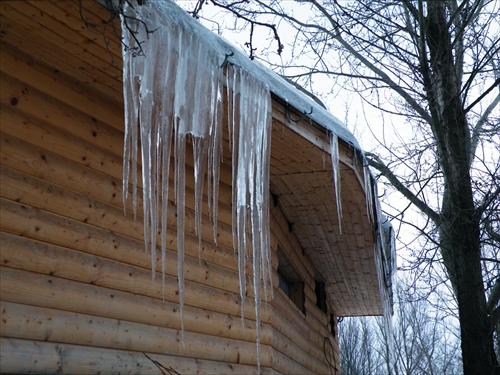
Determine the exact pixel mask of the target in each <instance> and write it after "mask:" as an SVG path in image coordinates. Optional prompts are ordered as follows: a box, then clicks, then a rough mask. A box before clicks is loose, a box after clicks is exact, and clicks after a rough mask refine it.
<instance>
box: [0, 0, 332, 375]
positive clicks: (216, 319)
mask: <svg viewBox="0 0 500 375" xmlns="http://www.w3.org/2000/svg"><path fill="white" fill-rule="evenodd" d="M64 3H65V4H67V8H65V9H62V8H61V7H60V6H58V2H57V1H56V2H49V3H47V2H32V3H26V4H24V3H23V4H19V2H15V5H13V4H5V3H4V4H0V5H1V12H2V16H3V18H2V23H3V26H2V27H3V28H5V30H7V27H8V26H9V22H14V21H16V22H19V23H26V27H24V28H20V29H18V30H17V29H16V30H17V31H15V32H10V31H9V32H5V33H4V36H3V38H2V44H1V59H0V62H1V82H0V89H1V102H0V103H1V130H0V131H1V133H0V141H1V144H0V158H1V166H0V178H1V184H0V204H1V208H0V210H1V211H0V228H1V233H0V234H1V236H0V248H1V252H0V304H1V309H0V310H1V315H2V321H1V322H2V323H1V326H0V336H1V338H0V340H1V341H0V347H1V352H0V355H1V360H0V372H2V373H29V372H36V373H55V372H62V373H97V372H101V373H118V372H120V373H134V374H137V373H148V374H152V373H158V374H160V373H161V370H160V369H159V368H158V367H157V366H156V365H155V364H154V363H153V360H154V361H158V363H161V365H162V366H164V367H165V368H168V369H169V370H170V371H172V373H175V372H176V373H179V374H193V373H210V374H212V373H223V374H230V373H234V374H237V373H240V374H241V373H248V374H249V373H256V371H257V368H256V354H255V316H254V302H253V290H252V288H251V285H252V283H251V280H250V279H249V280H247V283H248V285H249V291H248V296H247V301H246V312H245V317H246V319H245V327H244V329H243V327H242V324H241V318H240V298H239V290H238V289H239V288H238V274H237V270H238V267H237V258H236V254H235V253H234V251H233V249H232V234H231V208H230V207H231V187H230V181H231V178H230V167H229V166H227V165H226V166H225V167H224V169H223V171H222V176H223V177H222V181H221V187H220V203H219V220H220V222H219V223H218V245H217V246H216V245H215V244H214V242H213V239H212V228H211V223H210V220H209V218H208V215H206V213H207V212H208V210H207V207H206V205H205V206H204V214H205V215H204V217H203V240H202V251H201V257H200V259H198V239H197V237H195V235H194V225H193V223H194V213H193V207H194V198H193V195H192V189H193V180H192V178H191V179H188V181H187V183H188V188H187V194H188V197H187V200H186V202H187V217H186V220H187V223H186V266H185V267H186V268H185V272H186V291H185V308H184V319H185V333H184V342H182V335H181V332H180V318H179V304H178V289H177V288H178V287H177V280H176V278H177V264H176V259H177V257H176V230H175V222H176V221H175V217H174V216H175V215H174V210H172V209H171V210H170V211H169V223H170V225H169V228H168V235H169V242H168V253H167V258H168V261H167V268H166V275H165V287H164V288H163V287H162V283H161V279H162V277H161V265H160V262H159V261H157V265H158V269H157V270H155V272H156V281H155V282H153V281H152V272H151V259H150V256H149V255H147V254H146V253H145V251H144V243H143V225H142V217H141V216H140V214H139V212H141V210H140V209H139V210H138V215H137V220H134V216H133V210H132V206H131V203H130V202H128V203H127V206H126V207H125V211H126V215H124V209H123V204H122V189H121V186H122V182H121V180H122V152H123V103H122V102H121V97H120V96H119V94H118V93H119V90H121V84H120V81H119V80H120V77H119V74H118V72H119V71H118V70H117V69H116V70H114V68H113V69H111V70H112V71H113V72H115V73H117V76H115V77H113V76H110V75H109V74H108V73H104V72H109V70H110V68H109V67H106V66H105V63H106V61H107V60H108V59H109V55H107V54H106V53H107V52H110V51H111V53H114V54H115V56H114V57H115V58H117V57H119V55H118V54H117V53H118V52H119V46H118V47H117V46H116V45H111V47H110V51H106V49H104V48H103V47H102V46H96V45H94V44H90V45H88V46H87V48H83V49H79V54H75V53H71V51H72V50H75V49H77V48H79V47H78V46H77V44H71V43H67V40H68V39H67V38H71V37H74V38H78V35H80V38H81V34H80V33H78V32H77V31H78V30H80V26H73V28H74V30H73V31H71V30H69V29H67V28H68V26H64V25H61V24H59V23H57V22H56V21H51V23H50V24H49V26H50V27H49V28H47V27H41V26H40V24H39V23H38V24H37V25H38V27H34V26H33V27H31V26H30V22H38V18H39V17H40V14H44V13H43V12H42V13H41V11H42V10H43V11H44V12H46V13H50V14H52V15H57V17H70V18H71V17H72V19H73V21H74V22H68V23H67V24H68V25H70V24H71V25H75V22H76V21H75V20H77V19H78V16H77V15H75V12H76V11H77V10H78V6H77V4H78V2H77V1H75V2H64ZM18 5H19V7H21V8H22V9H21V8H19V7H18ZM38 8H40V9H38ZM6 15H9V17H7V16H6ZM30 15H31V16H32V17H31V18H30ZM37 17H38V18H37ZM55 17H56V16H54V18H55ZM40 22H41V21H40ZM44 22H46V21H44ZM70 31H71V32H72V34H70V35H69V36H67V34H65V35H66V36H65V37H64V38H66V39H64V38H63V36H61V33H63V34H64V33H70ZM85 32H86V31H85ZM54 35H56V36H57V38H58V39H54ZM51 38H52V39H51ZM63 39H64V40H63ZM86 41H88V40H87V39H85V38H84V39H83V40H80V41H79V42H80V43H85V42H86ZM77 42H78V41H77ZM42 45H45V47H46V48H45V49H44V48H43V47H41V46H42ZM54 45H57V46H58V50H59V48H60V46H61V45H63V46H64V48H66V49H67V52H66V55H64V54H62V55H61V54H60V55H58V56H54V53H51V49H52V48H55V47H53V46H54ZM89 51H90V52H89ZM117 51H118V52H117ZM75 56H76V57H75ZM96 56H101V57H100V59H102V61H93V60H92V59H94V60H95V59H97V58H96ZM55 60H58V61H59V63H60V61H61V60H64V61H65V63H67V64H79V66H82V67H83V68H82V69H83V71H82V74H81V75H78V74H75V75H71V76H70V75H66V74H64V73H62V72H60V71H59V70H57V69H54V67H53V61H55ZM54 63H55V62H54ZM89 64H93V66H95V65H98V64H102V65H103V68H102V71H99V72H98V75H97V76H96V78H95V79H96V80H98V81H99V82H98V83H97V84H96V85H94V86H92V87H89V86H87V85H85V82H84V81H85V79H86V78H85V77H87V75H85V74H84V70H85V68H86V67H87V66H88V65H89ZM107 64H108V65H109V61H108V62H107ZM96 74H97V73H96ZM96 88H97V89H96ZM188 159H189V158H188ZM188 164H189V165H188V168H187V170H188V173H189V172H192V161H188ZM171 191H173V189H171ZM138 205H139V207H140V205H142V201H141V199H140V191H139V199H138ZM271 229H272V243H273V250H274V252H273V259H272V263H273V267H274V275H273V279H274V286H275V290H274V293H273V294H274V298H273V299H272V300H270V302H269V303H268V304H263V316H262V327H261V353H262V354H261V364H262V371H263V373H287V374H289V373H332V371H333V373H335V371H334V370H332V369H331V367H330V365H329V363H333V364H338V363H339V358H338V344H337V341H336V338H335V337H333V336H332V335H331V334H330V331H331V327H329V321H330V319H329V316H328V315H327V314H325V313H323V312H321V311H320V310H319V309H318V308H317V307H316V305H315V299H316V297H315V292H314V286H315V284H314V280H315V277H316V276H317V275H316V273H315V270H314V268H313V266H312V265H311V263H310V262H309V260H308V259H307V257H305V256H304V255H303V254H302V252H301V247H300V245H299V242H298V240H297V238H295V237H294V235H293V234H291V233H290V232H289V230H288V223H287V222H286V220H285V218H284V216H283V214H282V213H281V212H280V210H279V208H277V207H273V208H272V225H271ZM278 243H279V244H280V246H281V247H282V248H283V249H284V250H285V251H286V252H287V254H288V256H289V258H290V261H291V262H292V263H293V264H294V266H295V267H296V268H297V271H298V272H299V273H300V274H301V277H302V278H303V280H304V283H305V291H304V293H305V297H306V298H305V310H306V313H305V314H304V313H302V312H301V311H300V310H298V309H297V308H296V306H294V305H293V303H292V302H291V301H290V300H289V299H288V297H286V295H284V294H283V293H282V292H281V291H280V290H278V289H277V285H278V282H277V280H278V275H277V266H278V264H277V262H278V260H277V256H276V248H277V246H278ZM249 271H250V270H249ZM247 274H248V273H247ZM269 297H270V296H269ZM335 328H336V327H335ZM325 338H327V339H329V340H331V341H332V342H333V344H334V345H333V346H334V348H335V350H334V351H333V352H328V351H327V352H326V357H328V358H326V357H325V350H324V340H325ZM337 367H338V365H337ZM163 371H165V370H163ZM173 371H175V372H173Z"/></svg>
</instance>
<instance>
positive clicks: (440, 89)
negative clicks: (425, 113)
mask: <svg viewBox="0 0 500 375" xmlns="http://www.w3.org/2000/svg"><path fill="white" fill-rule="evenodd" d="M427 4H428V5H427V6H428V8H427V11H428V12H427V17H426V28H425V34H426V41H427V45H428V47H429V53H430V61H428V62H427V60H426V57H425V55H426V53H425V55H423V56H422V58H423V63H425V66H423V71H422V73H423V75H424V85H425V87H426V91H427V94H428V100H429V105H430V112H431V117H432V123H431V128H432V131H433V133H434V136H435V139H436V148H437V154H438V160H439V164H440V166H441V168H442V171H443V176H444V196H443V204H442V212H441V215H440V216H441V219H440V222H439V223H437V224H438V226H439V236H440V247H441V252H442V255H443V261H444V264H445V267H446V269H447V272H448V275H449V277H450V281H451V284H452V286H453V289H454V292H455V296H456V297H457V302H458V311H459V319H460V329H461V335H462V358H463V366H464V374H465V375H493V374H495V375H497V374H500V368H499V367H498V362H497V360H496V357H495V353H494V349H493V326H492V323H491V319H490V317H489V315H488V310H487V304H486V297H485V290H484V285H483V279H482V272H481V259H480V258H481V244H480V223H479V220H480V217H479V215H478V214H477V212H476V209H475V204H474V197H473V190H472V179H471V175H470V169H469V168H470V163H469V161H470V139H471V138H470V130H469V125H468V122H467V117H466V115H465V111H464V109H463V104H462V99H461V96H460V86H461V83H460V78H459V77H457V73H456V69H455V61H454V56H453V42H452V39H453V38H452V35H451V34H450V31H449V28H448V21H447V19H446V11H447V10H446V4H445V2H442V1H436V2H428V3H427ZM455 37H459V36H455ZM427 63H428V65H427Z"/></svg>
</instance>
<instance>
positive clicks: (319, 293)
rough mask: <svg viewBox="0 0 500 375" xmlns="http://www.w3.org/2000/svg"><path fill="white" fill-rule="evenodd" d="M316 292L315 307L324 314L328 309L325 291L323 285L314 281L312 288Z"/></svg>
mask: <svg viewBox="0 0 500 375" xmlns="http://www.w3.org/2000/svg"><path fill="white" fill-rule="evenodd" d="M314 289H315V291H316V306H318V307H319V309H320V310H321V311H323V312H324V313H327V312H328V308H327V306H326V289H325V283H323V282H321V281H318V280H316V287H315V288H314Z"/></svg>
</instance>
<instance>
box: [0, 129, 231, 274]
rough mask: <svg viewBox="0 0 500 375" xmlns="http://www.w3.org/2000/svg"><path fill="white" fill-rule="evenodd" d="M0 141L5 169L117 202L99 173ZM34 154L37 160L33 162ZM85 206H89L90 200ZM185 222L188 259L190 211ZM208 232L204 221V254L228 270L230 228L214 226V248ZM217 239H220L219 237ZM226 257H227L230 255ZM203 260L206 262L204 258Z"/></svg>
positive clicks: (193, 243) (192, 244)
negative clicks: (16, 170) (213, 258)
mask: <svg viewBox="0 0 500 375" xmlns="http://www.w3.org/2000/svg"><path fill="white" fill-rule="evenodd" d="M0 142H1V147H0V155H1V157H2V162H3V164H4V165H8V166H9V167H13V168H16V169H18V170H21V171H23V172H26V173H29V174H35V175H37V177H38V176H39V177H41V178H44V179H47V178H49V177H50V180H51V181H54V180H56V181H57V182H61V183H63V184H66V185H69V186H68V187H70V188H75V189H79V190H83V191H82V193H84V194H85V195H90V196H98V198H101V199H103V200H106V199H107V200H108V201H109V200H111V201H114V202H116V201H117V200H118V198H117V197H116V193H115V192H116V191H119V188H118V187H117V186H116V185H117V184H116V182H115V180H113V179H110V180H108V179H107V178H106V177H105V176H102V175H101V174H99V173H92V171H88V170H85V168H81V169H80V168H78V166H77V165H67V163H66V162H65V161H64V159H61V158H59V157H57V156H55V155H51V154H49V153H48V152H46V151H43V150H40V149H36V148H33V147H30V146H29V145H27V144H25V143H24V142H21V141H19V140H17V139H14V138H11V137H8V136H2V137H0ZM37 154H38V158H36V159H34V157H35V156H36V155H37ZM70 167H72V168H70ZM89 199H90V198H85V200H86V201H89ZM88 203H92V200H90V202H88ZM117 204H118V203H117ZM89 208H91V207H87V209H89ZM169 212H170V214H169V215H170V216H169V217H170V220H171V222H172V221H174V222H175V219H173V217H174V216H175V213H174V212H172V209H171V210H169ZM117 215H118V216H117V217H116V219H115V220H113V221H117V222H118V221H119V220H122V219H123V214H122V213H121V214H117ZM129 215H130V213H129ZM83 219H85V218H82V220H83ZM186 220H187V223H188V225H187V226H186V229H188V230H189V229H191V233H189V231H188V233H186V251H187V252H188V251H190V250H189V249H193V250H194V249H195V250H196V251H195V252H192V253H189V254H190V255H192V256H198V239H197V237H196V236H194V235H193V232H194V229H193V227H194V225H193V222H194V214H193V212H192V211H190V210H186ZM136 225H137V227H138V228H141V229H142V225H141V224H139V223H137V224H136ZM211 229H212V227H211V224H209V223H206V221H205V230H204V231H203V234H204V236H206V238H207V242H204V241H203V242H202V244H203V246H204V247H211V248H212V249H213V251H211V252H208V256H209V257H213V256H215V257H218V256H223V257H224V258H225V259H224V260H222V261H216V262H215V263H217V264H222V265H226V266H227V267H231V261H230V259H232V258H233V254H234V251H233V249H232V229H230V228H228V227H227V226H226V227H224V225H223V224H219V225H218V231H219V233H225V234H224V236H225V237H224V238H226V240H225V241H222V239H220V241H219V246H218V247H215V246H213V235H212V231H211ZM129 234H130V233H129ZM175 236H176V234H175V232H174V231H172V229H171V228H170V229H169V232H168V237H169V238H170V239H172V238H175ZM219 237H221V236H220V235H219ZM140 240H141V241H142V240H143V238H142V236H141V237H140ZM174 242H175V241H174ZM224 242H225V243H226V244H228V246H229V247H224ZM158 243H160V242H158ZM69 247H71V246H69ZM228 254H231V256H229V255H228ZM203 259H204V260H207V261H210V259H208V258H203ZM228 261H229V263H228ZM232 269H237V264H236V263H235V262H233V266H232Z"/></svg>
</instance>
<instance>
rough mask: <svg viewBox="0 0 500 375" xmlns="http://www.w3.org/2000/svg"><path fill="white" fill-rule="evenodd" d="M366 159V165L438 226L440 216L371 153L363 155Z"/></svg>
mask: <svg viewBox="0 0 500 375" xmlns="http://www.w3.org/2000/svg"><path fill="white" fill-rule="evenodd" d="M365 155H366V158H367V160H368V164H369V165H370V166H371V167H373V168H375V169H376V170H378V171H379V172H380V173H381V174H382V176H384V177H385V178H387V179H388V180H389V182H390V183H391V184H392V186H394V188H395V189H396V190H397V191H399V192H400V193H401V194H403V196H404V197H405V198H406V199H408V200H409V201H410V202H411V203H413V204H414V205H415V206H416V207H417V208H418V209H419V210H420V211H422V212H423V213H424V214H425V215H427V216H428V217H429V218H430V219H431V220H432V221H433V222H434V224H436V225H438V224H439V221H440V215H439V214H438V213H437V212H435V211H434V210H433V209H432V208H430V207H429V206H428V205H427V204H426V203H425V202H424V201H422V200H421V199H420V198H418V197H417V196H416V195H415V194H413V193H412V192H411V191H410V190H409V189H408V188H407V187H406V186H404V185H403V183H402V182H401V181H400V180H399V179H398V177H396V175H395V174H394V173H392V171H391V170H390V169H389V167H388V166H387V165H385V164H384V162H383V161H382V160H380V158H379V157H378V156H377V155H375V154H373V153H371V152H367V153H365Z"/></svg>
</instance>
